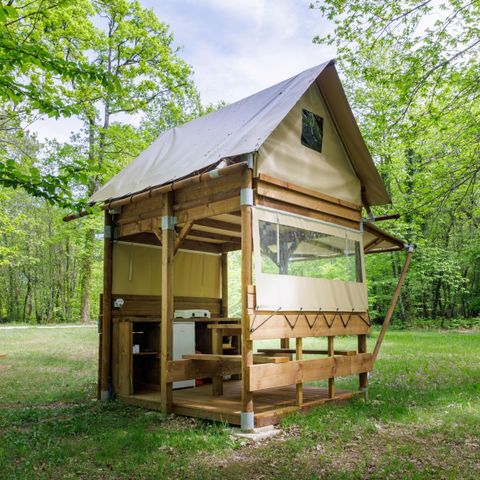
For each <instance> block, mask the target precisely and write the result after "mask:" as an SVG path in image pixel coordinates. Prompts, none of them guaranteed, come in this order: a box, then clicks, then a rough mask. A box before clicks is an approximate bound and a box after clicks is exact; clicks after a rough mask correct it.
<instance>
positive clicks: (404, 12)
mask: <svg viewBox="0 0 480 480" xmlns="http://www.w3.org/2000/svg"><path fill="white" fill-rule="evenodd" d="M305 7H306V8H308V7H310V8H311V9H312V10H315V9H316V10H320V12H321V14H322V16H323V17H324V18H325V19H328V20H329V21H330V22H331V24H332V31H331V32H330V33H329V34H327V35H324V36H318V37H316V38H314V39H312V40H313V41H314V42H316V43H318V44H319V46H318V48H319V49H321V48H322V45H333V46H335V47H336V50H337V67H338V68H339V70H340V71H341V73H342V79H343V81H344V82H345V88H346V90H347V95H348V98H349V101H350V103H351V105H352V108H353V111H354V113H355V115H356V118H357V120H358V123H359V125H360V128H361V131H362V134H363V135H364V137H365V139H366V141H367V144H368V146H369V148H370V151H371V152H372V155H373V157H374V159H375V161H376V163H377V166H378V168H379V170H380V172H381V174H382V177H383V179H384V181H385V183H386V185H387V188H388V191H389V193H390V195H391V197H392V204H391V205H389V206H387V207H379V208H376V209H375V210H374V213H375V214H376V215H380V214H384V213H395V212H399V213H400V214H401V218H400V219H399V220H394V221H388V222H384V223H382V225H381V226H382V227H383V228H386V229H388V230H389V231H391V232H392V233H395V234H397V235H399V236H401V237H403V238H404V239H405V240H406V241H408V242H413V243H415V244H416V245H417V247H418V248H417V251H416V253H415V257H414V261H413V262H412V267H411V271H410V273H409V277H408V280H407V284H406V286H405V288H404V289H403V292H402V295H401V299H400V302H399V306H398V308H397V311H396V316H395V319H394V323H395V324H396V325H398V326H403V327H405V326H420V325H424V326H428V325H432V324H433V325H441V326H442V327H458V326H469V325H472V324H476V323H477V324H478V317H479V316H480V235H479V228H478V226H479V222H480V210H479V187H478V185H479V184H478V182H479V179H478V172H479V169H480V104H479V94H480V61H479V60H480V1H478V0H475V1H465V0H463V1H462V0H445V1H441V0H440V1H438V0H430V1H429V0H426V1H419V0H404V1H400V2H398V1H396V0H386V1H382V2H378V1H375V0H349V1H347V0H324V1H318V2H313V3H311V4H309V3H308V2H306V3H305ZM175 45H176V44H175V41H174V37H173V34H172V32H171V31H170V29H169V26H168V25H167V24H166V23H164V22H162V21H161V19H159V18H157V16H156V15H155V14H154V13H153V11H152V10H148V9H145V8H143V7H142V5H141V4H140V3H138V2H135V1H131V0H76V1H71V0H32V1H29V0H23V1H21V0H18V1H17V0H10V1H8V2H5V1H3V0H2V1H1V2H0V202H1V209H0V322H28V323H48V322H75V321H84V322H88V321H90V320H95V319H96V318H97V316H98V295H99V293H100V290H101V275H102V237H101V231H102V216H101V214H100V213H99V212H96V211H95V209H93V214H92V215H89V216H88V217H85V218H83V219H81V220H76V221H73V222H69V223H64V222H63V221H62V218H63V216H64V215H65V214H67V213H70V212H71V211H72V210H74V211H78V210H81V209H83V208H85V206H86V199H87V198H88V197H89V196H90V195H91V194H92V193H93V192H94V191H95V189H97V188H98V187H99V185H101V184H102V183H103V182H105V181H106V180H107V179H108V178H110V177H111V176H112V175H114V174H115V173H116V172H118V171H119V170H120V169H121V168H123V167H124V166H125V165H126V164H128V163H129V162H130V161H131V160H133V159H134V158H135V157H136V156H137V155H138V153H140V152H141V151H142V150H143V149H145V148H146V147H147V146H148V145H149V143H151V142H152V141H153V140H154V139H155V138H156V136H157V135H158V134H159V133H160V132H162V131H164V130H165V129H168V128H171V127H173V126H175V125H181V124H182V123H184V122H186V121H188V120H190V119H192V118H195V117H197V116H199V115H203V114H205V113H206V112H208V111H210V110H212V109H215V108H218V106H219V105H204V104H202V101H201V99H200V95H199V93H198V90H197V88H196V86H195V84H194V82H193V80H192V68H191V67H190V66H189V65H188V64H187V63H186V62H185V61H184V60H182V57H181V51H179V50H178V49H177V48H176V46H175ZM40 116H51V117H56V118H67V117H72V116H74V117H76V118H78V119H80V120H81V121H82V128H81V129H79V130H78V131H75V132H72V135H71V137H70V139H69V141H67V142H58V141H47V142H43V143H41V142H39V140H38V139H37V137H36V136H35V135H34V134H32V133H30V131H29V125H31V124H32V122H33V121H35V119H37V118H39V117H40ZM132 116H135V118H136V119H140V120H139V121H136V122H131V121H129V118H131V117H132ZM403 256H404V254H403V253H392V254H383V255H376V256H368V257H367V266H366V267H367V276H368V277H369V281H368V288H369V294H370V314H371V316H372V318H374V319H376V320H380V319H381V318H382V315H383V314H384V313H385V311H386V309H387V307H388V303H389V300H390V297H391V294H392V292H393V289H394V286H395V284H396V280H397V278H398V275H399V273H400V269H401V266H402V263H403ZM231 260H232V261H231V262H230V268H231V272H230V273H231V277H230V278H231V289H232V292H231V298H232V304H231V310H232V312H231V313H232V314H235V313H236V310H238V299H239V292H238V284H237V280H238V281H239V277H240V276H239V264H238V256H237V255H236V254H231Z"/></svg>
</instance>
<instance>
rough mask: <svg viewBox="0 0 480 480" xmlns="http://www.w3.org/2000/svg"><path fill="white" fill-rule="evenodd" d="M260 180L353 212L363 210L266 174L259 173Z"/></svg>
mask: <svg viewBox="0 0 480 480" xmlns="http://www.w3.org/2000/svg"><path fill="white" fill-rule="evenodd" d="M258 178H259V179H260V180H262V181H264V182H267V183H271V184H273V185H277V186H280V187H283V188H285V189H287V190H292V191H294V192H299V193H303V194H305V195H308V196H311V197H314V198H318V199H320V200H323V201H325V202H328V203H332V204H334V205H341V206H343V207H346V208H349V209H351V210H358V211H361V210H362V206H361V205H357V204H355V203H353V202H349V201H347V200H342V199H340V198H336V197H332V196H330V195H326V194H325V193H320V192H317V191H316V190H312V189H310V188H306V187H302V186H300V185H297V184H295V183H290V182H286V181H285V180H280V179H279V178H275V177H272V176H270V175H267V174H265V173H259V174H258Z"/></svg>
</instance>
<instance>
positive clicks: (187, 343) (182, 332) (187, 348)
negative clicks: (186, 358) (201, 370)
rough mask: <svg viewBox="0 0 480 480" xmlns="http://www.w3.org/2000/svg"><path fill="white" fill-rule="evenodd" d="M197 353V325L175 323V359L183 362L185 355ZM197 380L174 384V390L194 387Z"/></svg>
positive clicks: (192, 323)
mask: <svg viewBox="0 0 480 480" xmlns="http://www.w3.org/2000/svg"><path fill="white" fill-rule="evenodd" d="M194 353H195V323H194V322H174V323H173V359H174V360H181V359H182V356H183V355H193V354H194ZM194 386H195V379H192V380H183V381H181V382H173V388H186V387H194Z"/></svg>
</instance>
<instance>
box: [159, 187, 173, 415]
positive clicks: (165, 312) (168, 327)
mask: <svg viewBox="0 0 480 480" xmlns="http://www.w3.org/2000/svg"><path fill="white" fill-rule="evenodd" d="M172 205H173V193H171V192H169V193H166V194H165V197H164V202H163V218H164V219H163V222H162V223H163V224H164V225H163V227H164V228H163V229H162V321H161V324H160V332H161V333H160V345H161V348H160V393H161V399H160V400H161V409H162V412H163V413H170V412H171V410H172V383H171V382H169V380H168V362H170V361H171V360H172V348H173V308H174V307H173V241H174V232H175V231H174V225H173V209H172ZM167 219H168V221H167ZM167 223H168V226H167V225H166V224H167Z"/></svg>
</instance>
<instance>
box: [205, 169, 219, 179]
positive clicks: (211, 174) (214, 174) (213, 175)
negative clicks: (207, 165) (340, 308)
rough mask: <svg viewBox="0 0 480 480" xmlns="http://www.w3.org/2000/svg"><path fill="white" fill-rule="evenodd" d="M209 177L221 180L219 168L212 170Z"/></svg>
mask: <svg viewBox="0 0 480 480" xmlns="http://www.w3.org/2000/svg"><path fill="white" fill-rule="evenodd" d="M208 176H209V177H210V178H219V177H220V172H219V171H218V168H216V169H215V170H211V171H210V172H208Z"/></svg>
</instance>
